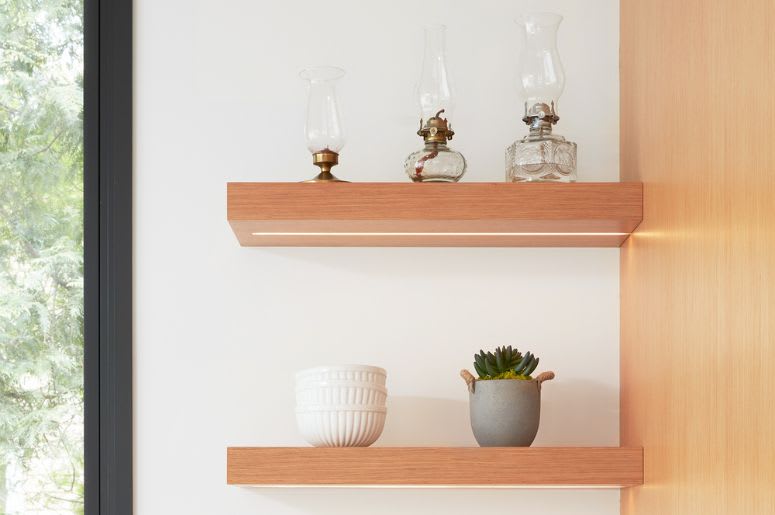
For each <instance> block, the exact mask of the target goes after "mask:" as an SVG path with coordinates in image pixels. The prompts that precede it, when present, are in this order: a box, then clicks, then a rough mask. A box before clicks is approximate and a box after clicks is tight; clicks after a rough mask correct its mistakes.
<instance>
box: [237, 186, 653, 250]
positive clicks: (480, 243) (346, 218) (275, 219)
mask: <svg viewBox="0 0 775 515" xmlns="http://www.w3.org/2000/svg"><path fill="white" fill-rule="evenodd" d="M227 205H228V209H227V211H228V220H229V223H230V224H231V227H232V229H233V230H234V233H235V234H236V236H237V238H238V239H239V242H240V244H241V245H243V246H300V247H337V246H350V247H377V246H381V247H385V246H391V247H619V246H621V244H622V243H623V242H624V240H625V239H627V237H628V236H629V234H630V233H631V232H632V231H633V230H635V228H636V227H637V226H638V224H639V223H640V221H641V218H642V216H643V185H642V184H641V183H636V182H626V183H616V182H604V183H574V184H556V183H537V184H525V183H459V184H438V183H437V184H414V183H333V184H319V183H311V184H308V183H256V182H230V183H228V185H227Z"/></svg>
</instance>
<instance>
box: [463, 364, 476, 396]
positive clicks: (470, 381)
mask: <svg viewBox="0 0 775 515" xmlns="http://www.w3.org/2000/svg"><path fill="white" fill-rule="evenodd" d="M460 377H462V378H463V380H464V381H465V382H466V384H467V385H468V391H469V392H471V393H474V390H475V389H476V378H475V377H474V376H473V374H472V373H471V372H469V371H468V370H466V369H465V368H464V369H463V370H461V371H460Z"/></svg>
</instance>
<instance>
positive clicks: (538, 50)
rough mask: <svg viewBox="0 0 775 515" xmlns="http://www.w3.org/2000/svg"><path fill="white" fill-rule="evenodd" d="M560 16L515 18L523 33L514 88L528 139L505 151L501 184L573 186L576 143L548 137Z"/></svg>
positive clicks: (560, 80) (558, 69)
mask: <svg viewBox="0 0 775 515" xmlns="http://www.w3.org/2000/svg"><path fill="white" fill-rule="evenodd" d="M561 21H562V16H560V15H559V14H553V13H531V14H525V15H524V16H522V17H521V18H519V19H517V24H518V25H519V26H520V27H521V29H522V33H523V35H524V41H523V47H522V52H521V53H520V58H519V77H520V80H519V89H520V92H521V95H522V97H523V100H524V103H525V104H524V117H523V118H522V121H524V122H525V123H526V124H527V125H528V127H529V128H530V132H529V133H528V135H527V136H525V137H524V138H522V139H521V140H518V141H515V142H514V143H513V144H511V145H510V146H509V147H508V148H507V149H506V180H507V181H510V182H522V181H528V182H533V181H539V182H546V181H551V182H573V181H575V180H576V144H575V143H573V142H570V141H566V140H565V138H563V137H562V136H560V135H558V134H553V133H552V126H553V125H555V124H556V123H557V122H558V121H559V120H560V117H559V116H558V114H557V106H558V104H559V99H560V95H562V92H563V89H564V88H565V71H564V70H563V67H562V62H561V61H560V53H559V51H558V50H557V30H558V29H559V27H560V22H561Z"/></svg>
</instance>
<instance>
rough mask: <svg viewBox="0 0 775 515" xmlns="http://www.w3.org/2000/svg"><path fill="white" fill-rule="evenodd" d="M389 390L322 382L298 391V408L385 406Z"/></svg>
mask: <svg viewBox="0 0 775 515" xmlns="http://www.w3.org/2000/svg"><path fill="white" fill-rule="evenodd" d="M386 400H387V388H385V387H384V386H379V385H375V384H369V383H358V382H346V381H320V382H318V383H310V384H309V385H307V386H304V387H302V388H297V389H296V407H297V408H301V407H303V406H308V405H312V404H317V405H321V404H323V405H334V404H350V405H375V406H384V405H385V401H386Z"/></svg>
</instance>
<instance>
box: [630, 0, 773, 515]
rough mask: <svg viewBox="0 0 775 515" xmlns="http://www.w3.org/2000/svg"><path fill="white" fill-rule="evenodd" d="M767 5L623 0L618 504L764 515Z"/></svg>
mask: <svg viewBox="0 0 775 515" xmlns="http://www.w3.org/2000/svg"><path fill="white" fill-rule="evenodd" d="M773 24H775V2H773V1H772V0H743V1H735V2H732V1H721V0H683V1H680V2H676V1H674V0H622V3H621V159H622V161H621V170H622V179H623V180H627V181H642V182H643V184H644V219H643V223H642V224H641V226H640V228H639V229H638V231H637V232H636V233H635V234H633V235H632V236H631V237H630V239H629V240H628V241H627V242H626V243H625V244H624V246H623V247H622V254H621V260H622V261H621V265H622V266H621V294H622V309H621V317H622V320H621V331H622V332H621V442H622V445H638V446H643V448H644V452H645V472H646V477H645V486H643V487H639V488H632V489H629V490H627V491H624V492H622V513H624V514H645V515H654V514H659V515H672V514H681V515H686V514H725V515H726V514H741V515H758V514H762V515H764V514H768V515H770V514H773V513H775V443H774V442H775V410H773V406H772V405H773V402H774V401H775V331H773V321H774V320H775V151H774V150H773V149H774V148H775V145H773V142H772V139H773V137H774V136H775V37H774V36H773V34H775V32H774V31H773Z"/></svg>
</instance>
